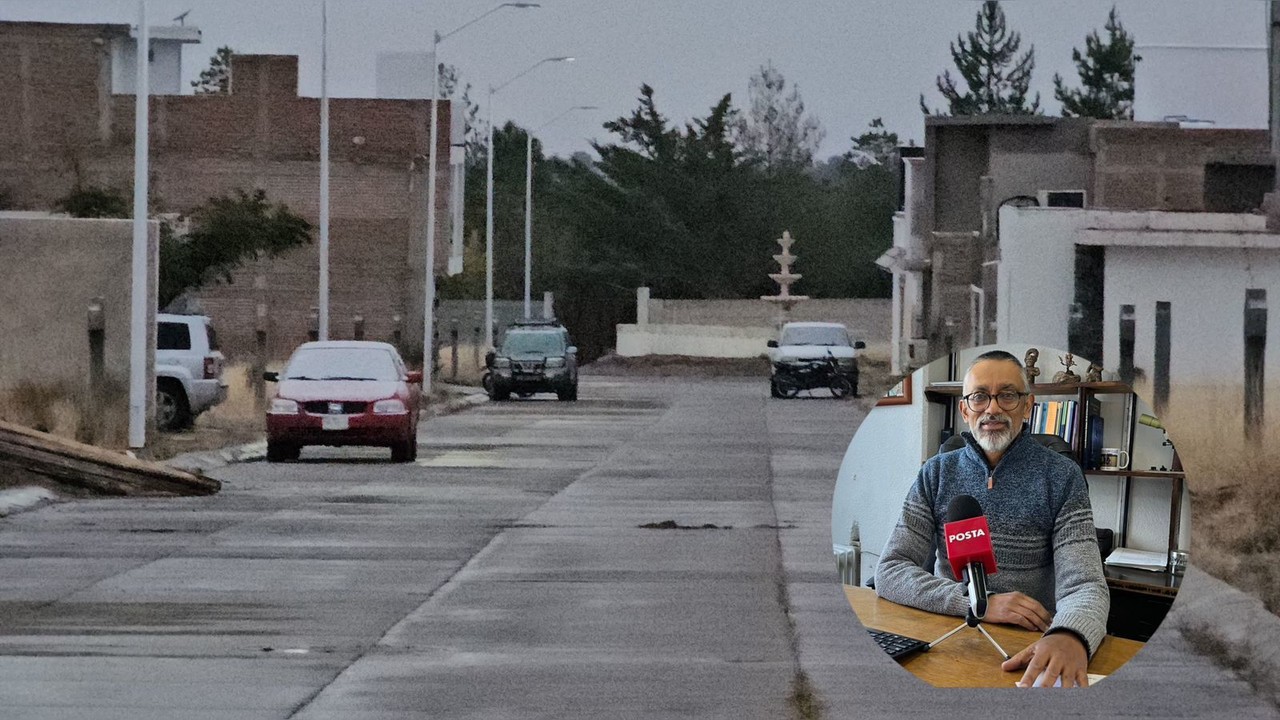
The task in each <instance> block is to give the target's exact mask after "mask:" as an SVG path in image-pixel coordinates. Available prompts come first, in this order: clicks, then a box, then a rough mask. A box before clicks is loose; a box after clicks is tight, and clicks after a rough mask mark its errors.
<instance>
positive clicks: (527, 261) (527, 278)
mask: <svg viewBox="0 0 1280 720" xmlns="http://www.w3.org/2000/svg"><path fill="white" fill-rule="evenodd" d="M596 109H598V108H597V107H596V106H595V105H575V106H573V107H571V108H569V109H568V110H565V111H564V112H562V113H560V114H559V115H557V116H555V117H553V118H551V119H550V120H548V121H546V122H545V123H543V124H542V125H539V126H538V127H537V129H535V130H531V131H530V132H528V133H527V134H526V135H525V151H524V152H525V154H524V319H525V320H528V319H529V318H530V317H531V316H532V312H533V311H532V308H531V305H532V303H531V298H530V293H531V292H532V289H531V286H532V284H533V134H534V133H535V132H538V131H539V130H542V129H544V128H546V127H548V126H549V125H551V124H552V123H554V122H555V121H557V120H559V119H560V118H562V117H564V116H565V115H568V114H569V113H571V112H573V111H574V110H596Z"/></svg>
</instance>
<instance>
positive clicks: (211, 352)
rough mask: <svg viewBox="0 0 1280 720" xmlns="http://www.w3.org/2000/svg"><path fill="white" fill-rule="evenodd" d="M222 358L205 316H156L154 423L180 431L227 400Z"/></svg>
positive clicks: (159, 426) (163, 428) (167, 428)
mask: <svg viewBox="0 0 1280 720" xmlns="http://www.w3.org/2000/svg"><path fill="white" fill-rule="evenodd" d="M224 361H225V358H223V356H222V353H221V352H219V351H218V340H217V335H216V334H215V333H214V331H213V327H212V326H211V325H210V324H209V318H208V317H205V316H204V315H169V314H165V313H161V314H159V315H156V426H157V427H158V428H160V429H161V430H179V429H182V428H185V427H188V426H190V425H191V423H192V421H194V420H195V418H196V416H197V415H199V414H200V413H202V412H204V411H205V410H208V409H209V408H211V407H213V406H214V405H217V404H218V403H220V402H222V401H223V400H226V399H227V384H226V383H225V382H224V381H223V380H222V366H223V363H224Z"/></svg>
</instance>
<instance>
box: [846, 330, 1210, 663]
mask: <svg viewBox="0 0 1280 720" xmlns="http://www.w3.org/2000/svg"><path fill="white" fill-rule="evenodd" d="M1184 479H1185V476H1184V474H1183V472H1182V464H1181V462H1180V460H1179V457H1178V453H1177V449H1176V447H1175V446H1174V444H1173V442H1172V440H1171V439H1170V437H1169V435H1168V433H1167V432H1166V431H1165V428H1164V425H1163V423H1162V422H1161V421H1160V419H1159V417H1157V416H1156V415H1155V414H1154V413H1153V412H1152V410H1151V408H1150V407H1149V406H1148V405H1147V404H1146V403H1145V402H1144V401H1143V400H1142V399H1141V398H1139V397H1138V396H1137V395H1136V394H1135V393H1134V392H1133V391H1132V389H1131V388H1130V386H1129V385H1127V384H1125V383H1123V382H1120V381H1119V380H1118V379H1117V378H1116V375H1115V373H1111V372H1106V371H1104V370H1103V369H1102V368H1100V367H1098V366H1097V365H1095V364H1093V363H1091V362H1090V361H1088V360H1086V359H1082V358H1079V357H1073V356H1072V355H1071V354H1070V353H1068V352H1066V351H1064V350H1057V349H1052V348H1044V347H1039V348H1037V347H1032V346H1029V345H1015V344H1006V345H999V346H983V347H978V348H973V349H969V350H965V351H962V352H958V353H954V354H952V355H950V356H947V357H943V358H941V359H939V360H936V361H934V362H932V363H930V364H928V365H926V366H925V367H923V368H921V369H919V370H917V371H915V372H914V373H912V374H911V375H909V376H907V377H905V378H903V380H902V381H901V382H900V383H899V384H898V385H896V386H895V387H894V388H893V389H892V390H890V391H889V392H888V393H887V394H886V395H885V396H884V397H883V398H881V399H880V400H879V402H878V403H877V405H876V407H875V408H874V409H873V410H872V411H871V412H870V413H869V414H868V415H867V417H866V419H865V420H864V421H863V422H862V424H861V425H860V426H859V428H858V431H857V433H856V434H855V435H854V437H853V440H852V441H851V442H850V444H849V449H848V451H847V452H846V453H845V457H844V461H843V463H842V464H841V467H840V473H839V477H838V480H837V483H836V490H835V497H834V500H833V505H832V513H831V516H832V543H833V547H834V548H835V550H836V556H837V564H838V566H839V571H840V577H841V582H842V583H843V584H844V590H845V594H846V596H847V597H848V600H849V604H850V606H851V608H852V609H853V610H854V611H855V612H856V613H857V615H858V618H859V620H860V621H861V622H862V624H863V625H864V626H865V627H866V629H867V631H868V632H869V633H870V635H871V637H872V638H873V639H874V641H875V642H877V643H878V644H879V645H880V647H881V648H883V649H884V650H885V652H886V653H887V654H888V655H889V656H890V657H892V658H893V659H894V660H895V661H897V662H898V663H899V664H901V665H902V667H903V668H905V669H907V670H909V671H910V672H912V673H913V674H914V675H916V676H917V677H919V678H921V679H922V680H925V681H926V682H928V683H930V684H932V685H935V686H939V687H1015V686H1055V685H1061V686H1063V687H1077V686H1087V685H1092V684H1094V683H1097V682H1099V681H1102V680H1103V679H1104V678H1105V677H1106V676H1107V675H1109V674H1110V673H1112V672H1114V671H1115V670H1116V669H1117V668H1119V667H1120V666H1122V665H1123V664H1124V663H1125V662H1127V661H1128V660H1129V659H1131V658H1132V657H1133V656H1134V655H1136V654H1137V653H1138V651H1139V650H1141V649H1142V647H1143V644H1144V643H1145V642H1146V641H1147V640H1148V639H1149V638H1150V637H1151V635H1152V633H1153V632H1154V631H1155V630H1156V628H1157V627H1158V626H1159V625H1160V622H1161V621H1162V620H1163V619H1164V616H1165V613H1166V612H1167V611H1168V609H1169V606H1170V605H1171V604H1172V603H1173V600H1174V597H1175V596H1176V595H1177V592H1178V588H1179V586H1180V585H1181V581H1182V574H1183V572H1184V570H1185V568H1186V559H1187V548H1188V546H1189V544H1190V522H1189V506H1190V498H1189V494H1188V493H1187V492H1186V487H1185V482H1184Z"/></svg>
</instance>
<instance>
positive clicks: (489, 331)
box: [484, 55, 574, 347]
mask: <svg viewBox="0 0 1280 720" xmlns="http://www.w3.org/2000/svg"><path fill="white" fill-rule="evenodd" d="M573 61H574V58H573V57H570V56H567V55H566V56H558V57H549V58H543V59H541V60H539V61H538V62H536V63H534V64H532V65H530V66H529V67H527V68H525V69H524V71H522V72H520V73H518V74H516V75H515V76H513V77H512V78H511V79H509V80H507V81H506V82H504V83H502V84H500V85H497V86H492V85H491V86H489V111H488V112H489V120H488V123H489V143H488V152H487V154H488V156H489V157H488V158H487V161H488V167H487V168H486V171H485V172H486V184H485V223H484V341H485V347H493V96H494V94H495V93H497V92H498V91H499V90H501V89H502V88H504V87H506V86H508V85H510V84H511V83H513V82H515V81H516V80H519V79H520V78H522V77H524V76H525V75H528V74H529V73H531V72H533V71H534V70H535V69H537V68H539V67H541V66H543V65H545V64H547V63H553V62H573ZM525 314H526V316H527V315H528V312H526V313H525Z"/></svg>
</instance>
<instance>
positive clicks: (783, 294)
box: [760, 230, 809, 327]
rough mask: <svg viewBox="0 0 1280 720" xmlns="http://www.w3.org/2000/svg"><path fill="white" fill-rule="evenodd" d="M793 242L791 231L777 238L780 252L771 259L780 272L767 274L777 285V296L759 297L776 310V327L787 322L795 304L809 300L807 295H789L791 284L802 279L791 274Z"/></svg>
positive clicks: (786, 231)
mask: <svg viewBox="0 0 1280 720" xmlns="http://www.w3.org/2000/svg"><path fill="white" fill-rule="evenodd" d="M795 241H796V240H795V238H793V237H791V231H789V230H784V231H783V232H782V237H780V238H778V244H779V245H781V246H782V252H781V253H779V254H777V255H774V256H773V259H774V260H777V261H778V265H779V266H781V270H780V271H779V272H776V273H769V277H771V278H773V280H774V282H776V283H778V294H777V295H761V296H760V299H761V300H764V301H765V302H771V303H774V305H775V306H776V307H777V308H778V314H777V323H778V327H782V325H783V323H785V322H786V321H787V318H788V316H789V315H790V313H791V308H793V307H795V305H796V303H799V302H801V301H804V300H808V299H809V297H808V296H807V295H792V294H791V284H792V283H794V282H795V281H797V280H799V279H800V278H801V277H803V276H802V275H797V274H795V273H793V272H791V264H792V263H794V262H795V261H796V256H795V255H792V254H791V245H792V244H793V243H794V242H795Z"/></svg>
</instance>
